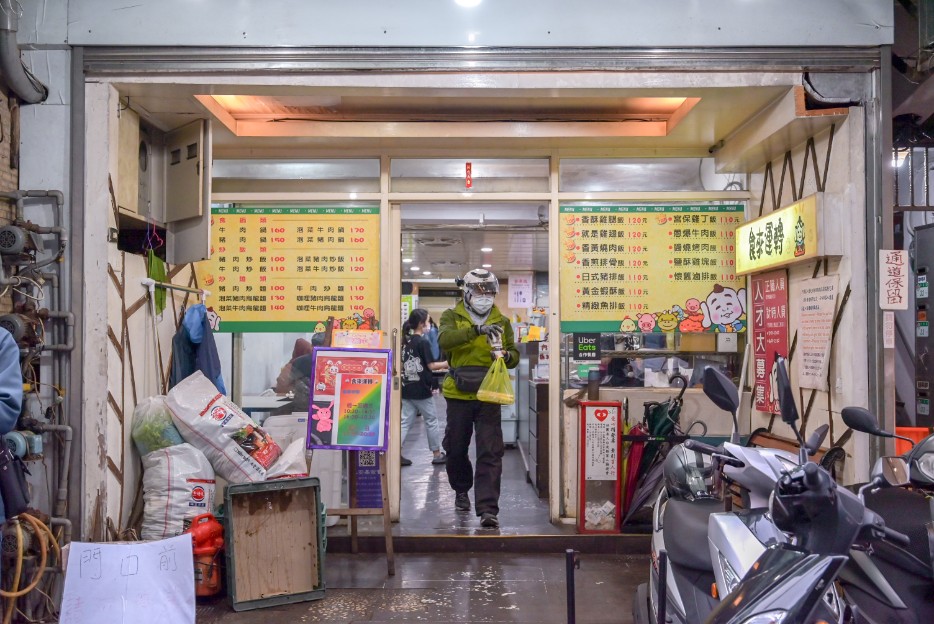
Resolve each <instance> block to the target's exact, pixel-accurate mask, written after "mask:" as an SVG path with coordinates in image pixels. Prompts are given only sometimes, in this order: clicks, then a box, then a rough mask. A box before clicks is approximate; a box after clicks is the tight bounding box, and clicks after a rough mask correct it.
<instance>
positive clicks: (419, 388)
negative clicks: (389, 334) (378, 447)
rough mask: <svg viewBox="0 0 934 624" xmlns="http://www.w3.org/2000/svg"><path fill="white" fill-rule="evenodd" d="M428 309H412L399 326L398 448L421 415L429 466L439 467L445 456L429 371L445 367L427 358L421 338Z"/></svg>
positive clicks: (403, 460)
mask: <svg viewBox="0 0 934 624" xmlns="http://www.w3.org/2000/svg"><path fill="white" fill-rule="evenodd" d="M430 321H431V318H430V316H429V314H428V310H425V309H424V308H415V309H414V310H412V313H411V314H409V318H408V320H407V321H406V322H405V323H403V325H402V433H401V434H400V437H399V439H400V440H401V444H400V446H404V445H405V436H406V435H408V433H409V429H410V428H411V427H412V421H414V420H415V415H416V414H417V413H419V412H421V414H422V417H423V418H424V420H425V428H426V430H427V432H428V448H429V449H431V452H432V454H433V455H434V457H433V458H432V460H431V463H433V464H443V463H444V462H445V461H447V456H446V455H445V453H444V451H442V450H441V431H440V429H439V427H438V416H437V415H436V414H435V398H434V393H433V391H434V388H435V381H434V377H433V376H432V374H431V371H432V370H433V369H442V368H444V367H445V364H444V363H443V362H435V361H434V358H432V357H431V344H430V343H429V342H428V340H427V339H426V338H425V337H424V336H425V333H426V332H427V331H428V328H429V326H430ZM400 463H401V464H402V465H403V466H410V465H411V464H412V460H410V459H407V458H406V457H405V456H402V458H401V459H400Z"/></svg>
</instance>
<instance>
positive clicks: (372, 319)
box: [360, 308, 379, 330]
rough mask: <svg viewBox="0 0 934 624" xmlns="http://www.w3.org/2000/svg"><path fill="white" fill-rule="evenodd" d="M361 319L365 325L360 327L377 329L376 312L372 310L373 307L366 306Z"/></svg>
mask: <svg viewBox="0 0 934 624" xmlns="http://www.w3.org/2000/svg"><path fill="white" fill-rule="evenodd" d="M363 319H364V321H363V325H365V327H361V328H360V329H372V330H377V329H379V321H378V320H376V312H374V311H373V308H367V309H366V310H364V311H363Z"/></svg>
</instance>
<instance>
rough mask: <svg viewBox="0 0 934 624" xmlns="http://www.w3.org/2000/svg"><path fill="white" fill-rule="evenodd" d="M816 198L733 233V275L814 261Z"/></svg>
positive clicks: (775, 212)
mask: <svg viewBox="0 0 934 624" xmlns="http://www.w3.org/2000/svg"><path fill="white" fill-rule="evenodd" d="M819 197H820V196H819V195H811V196H810V197H805V198H804V199H802V200H800V201H797V202H795V203H793V204H791V205H790V206H786V207H785V208H781V209H779V210H776V211H774V212H771V213H769V214H767V215H765V216H764V217H760V218H758V219H756V220H755V221H750V222H749V223H745V224H743V225H741V226H740V227H739V229H737V230H736V242H737V252H736V271H737V273H739V274H746V273H752V272H758V271H763V270H765V269H768V268H771V267H778V266H783V265H786V264H791V263H793V262H800V261H802V260H808V259H810V258H814V257H817V255H818V252H819V249H818V238H817V234H818V232H817V217H818V210H819V205H818V199H819Z"/></svg>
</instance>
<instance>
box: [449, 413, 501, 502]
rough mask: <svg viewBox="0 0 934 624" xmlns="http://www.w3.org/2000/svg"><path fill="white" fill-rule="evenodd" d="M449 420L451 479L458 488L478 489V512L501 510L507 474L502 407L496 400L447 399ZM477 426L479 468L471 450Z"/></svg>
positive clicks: (464, 489) (457, 489)
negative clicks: (500, 503) (474, 466)
mask: <svg viewBox="0 0 934 624" xmlns="http://www.w3.org/2000/svg"><path fill="white" fill-rule="evenodd" d="M447 405H448V423H447V427H446V428H445V430H444V441H443V442H442V443H441V446H443V447H444V451H445V452H446V453H447V455H448V461H447V464H446V465H445V467H446V468H447V471H448V483H450V484H451V487H452V488H454V491H455V492H467V491H469V490H470V488H471V487H474V486H476V487H475V489H474V508H475V509H476V510H477V515H478V516H479V515H481V514H483V513H486V512H489V513H492V514H499V487H500V481H501V480H502V474H503V453H504V452H505V450H506V447H505V445H504V444H503V427H502V422H501V419H502V408H501V407H500V406H499V405H497V404H495V403H484V402H483V401H463V400H460V399H447ZM474 429H476V430H477V471H476V473H474V471H473V466H471V465H470V458H469V457H468V456H467V451H468V449H469V448H470V438H471V436H472V435H473V431H474Z"/></svg>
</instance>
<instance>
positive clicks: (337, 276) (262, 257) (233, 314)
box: [196, 207, 380, 332]
mask: <svg viewBox="0 0 934 624" xmlns="http://www.w3.org/2000/svg"><path fill="white" fill-rule="evenodd" d="M211 226H212V227H211V236H212V239H211V259H210V260H207V261H205V262H199V263H197V264H196V271H197V273H198V278H199V280H200V282H201V283H202V284H204V285H205V286H210V290H211V296H210V297H208V300H207V305H208V306H209V314H210V315H211V317H212V321H213V325H214V326H215V327H216V329H218V330H219V331H230V332H234V331H239V332H266V331H270V332H271V331H308V330H311V329H314V331H319V329H318V328H317V327H318V326H319V325H320V327H321V330H323V323H324V321H325V320H326V319H327V318H328V317H334V318H335V319H337V321H338V324H339V326H340V327H341V328H342V329H368V330H375V329H379V321H378V320H377V317H376V312H375V311H376V310H378V309H379V266H380V262H379V208H377V207H357V208H331V207H256V208H237V207H221V208H217V207H215V208H212V211H211Z"/></svg>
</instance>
